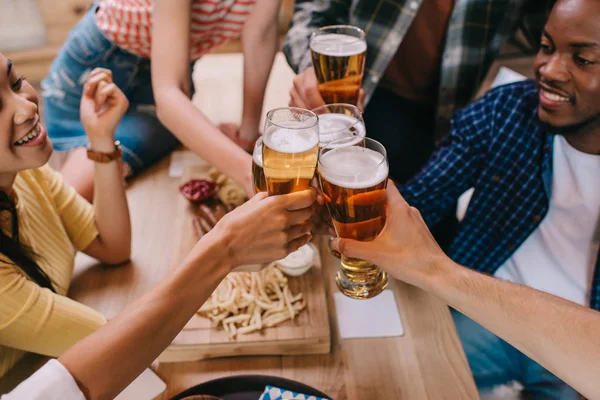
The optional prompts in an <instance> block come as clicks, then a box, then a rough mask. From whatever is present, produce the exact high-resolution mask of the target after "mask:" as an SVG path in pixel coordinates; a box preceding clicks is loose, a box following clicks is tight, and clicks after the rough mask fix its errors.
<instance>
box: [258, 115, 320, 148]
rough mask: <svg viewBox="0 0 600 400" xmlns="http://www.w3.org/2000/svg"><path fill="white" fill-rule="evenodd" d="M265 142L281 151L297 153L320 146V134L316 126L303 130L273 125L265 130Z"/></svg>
mask: <svg viewBox="0 0 600 400" xmlns="http://www.w3.org/2000/svg"><path fill="white" fill-rule="evenodd" d="M292 122H293V121H292ZM286 125H290V124H288V123H286ZM263 143H264V144H265V145H266V146H267V147H269V148H270V149H271V150H274V151H277V152H279V153H287V154H297V153H303V152H305V151H308V150H310V149H312V148H314V147H316V146H318V145H319V135H318V131H317V128H316V127H314V128H311V129H302V130H295V129H287V128H281V127H271V128H270V129H269V130H268V131H266V132H265V134H264V138H263Z"/></svg>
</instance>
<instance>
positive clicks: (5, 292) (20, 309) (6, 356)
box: [0, 54, 131, 376]
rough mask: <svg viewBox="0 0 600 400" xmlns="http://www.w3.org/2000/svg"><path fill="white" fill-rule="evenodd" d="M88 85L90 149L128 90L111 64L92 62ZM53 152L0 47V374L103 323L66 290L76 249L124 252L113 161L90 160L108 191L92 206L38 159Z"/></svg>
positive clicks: (125, 234)
mask: <svg viewBox="0 0 600 400" xmlns="http://www.w3.org/2000/svg"><path fill="white" fill-rule="evenodd" d="M85 87H86V95H85V96H84V98H83V99H82V102H81V113H82V118H83V122H84V124H85V126H86V131H87V132H88V136H89V139H90V143H91V150H92V151H97V152H107V151H110V150H112V149H114V146H115V144H114V139H113V138H112V136H113V132H114V127H115V126H116V124H117V123H118V122H119V120H120V119H121V117H122V115H123V113H124V111H125V109H126V108H127V104H128V102H127V99H126V98H125V97H124V95H123V94H122V93H121V92H120V91H119V90H118V89H117V88H116V86H114V85H113V84H112V82H111V74H110V71H106V70H96V71H94V72H93V73H92V74H90V78H89V80H88V82H87V83H86V86H85ZM97 109H98V110H101V112H100V113H97V112H96V110H97ZM51 154H52V143H51V142H50V140H49V138H48V136H47V133H46V129H45V127H44V126H43V125H42V124H41V122H40V115H39V108H38V96H37V94H36V92H35V90H34V89H33V87H32V86H31V85H30V84H29V83H28V82H27V81H26V80H25V77H23V76H22V75H19V74H18V72H17V69H16V67H15V66H14V65H13V63H12V62H11V61H10V60H8V59H6V57H4V56H3V55H2V54H0V376H2V375H4V374H5V373H6V371H7V370H9V369H10V368H11V367H12V366H13V365H14V364H15V363H16V362H17V361H18V360H19V359H20V358H21V356H22V355H23V354H24V353H25V352H27V351H33V352H37V353H41V354H45V355H49V356H58V355H60V354H61V353H62V352H63V351H64V350H66V349H67V348H69V347H70V346H72V345H73V344H74V343H76V342H77V341H79V340H80V339H82V338H83V337H85V336H87V335H88V334H90V333H92V332H93V331H94V330H96V329H98V328H99V327H100V326H102V325H103V324H104V323H105V322H106V321H105V319H104V317H103V316H102V315H100V314H98V313H97V312H96V311H94V310H92V309H90V308H88V307H86V306H83V305H82V304H78V303H76V302H74V301H72V300H70V299H68V298H66V297H64V296H65V295H66V292H67V290H68V288H69V284H70V279H71V274H72V271H73V264H74V256H75V252H76V251H78V250H80V251H84V252H86V253H87V254H89V255H91V256H92V257H95V258H97V259H98V260H100V261H102V262H106V263H114V264H118V263H122V262H124V261H126V260H127V259H128V258H129V253H130V243H131V233H130V232H131V229H130V225H129V211H128V209H127V203H126V200H125V193H124V189H123V185H122V179H121V171H120V168H119V165H118V163H117V162H112V163H107V164H103V165H97V167H96V172H95V179H96V184H97V185H99V186H102V188H103V192H104V193H105V194H104V195H103V196H102V195H99V196H98V198H97V199H96V200H97V202H96V204H95V206H93V207H92V205H91V204H90V203H88V202H87V201H85V200H84V199H83V198H81V197H79V196H78V195H77V194H76V193H75V191H74V190H73V189H71V188H70V187H68V186H66V185H65V184H64V183H63V181H62V177H61V176H60V175H59V174H58V173H56V172H54V171H52V170H51V169H50V168H49V167H48V166H46V165H45V164H46V163H47V162H48V159H49V157H50V155H51ZM65 326H68V327H69V329H64V327H65Z"/></svg>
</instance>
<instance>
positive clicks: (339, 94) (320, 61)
mask: <svg viewBox="0 0 600 400" xmlns="http://www.w3.org/2000/svg"><path fill="white" fill-rule="evenodd" d="M310 50H311V56H312V62H313V67H314V69H315V75H316V76H317V80H318V81H319V84H318V88H319V92H320V93H321V96H322V97H323V100H324V101H325V103H326V104H332V103H349V104H353V105H357V104H358V96H359V92H360V87H361V84H362V79H363V74H364V71H365V55H366V52H367V42H366V40H365V32H363V30H362V29H360V28H357V27H355V26H350V25H332V26H325V27H323V28H320V29H318V30H317V31H315V32H313V34H312V35H311V37H310Z"/></svg>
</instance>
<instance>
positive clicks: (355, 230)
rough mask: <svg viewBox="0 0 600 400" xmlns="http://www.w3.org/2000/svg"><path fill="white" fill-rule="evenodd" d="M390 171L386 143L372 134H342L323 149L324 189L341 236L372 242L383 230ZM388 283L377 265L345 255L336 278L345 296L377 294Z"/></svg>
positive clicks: (320, 160)
mask: <svg viewBox="0 0 600 400" xmlns="http://www.w3.org/2000/svg"><path fill="white" fill-rule="evenodd" d="M388 171H389V167H388V163H387V157H386V151H385V148H384V147H383V145H381V143H379V142H377V141H375V140H372V139H369V138H364V139H362V140H360V141H358V142H357V141H356V138H354V137H350V138H345V139H340V140H337V141H334V142H331V143H329V144H328V145H327V146H326V147H324V148H323V149H322V150H321V153H320V156H319V180H320V183H321V190H322V192H323V195H324V196H325V201H326V204H327V208H328V209H329V213H330V215H331V218H332V220H333V226H334V228H335V231H336V233H337V235H338V236H339V237H342V238H350V239H354V240H360V241H370V240H373V239H375V238H376V237H377V235H379V233H380V232H381V230H382V229H383V227H384V225H385V202H386V193H385V189H386V186H387V177H388ZM387 282H388V279H387V274H386V273H385V272H384V271H382V270H381V269H380V268H379V267H377V266H376V265H373V264H371V263H369V262H368V261H364V260H359V259H355V258H350V257H346V256H344V255H342V265H341V268H340V270H339V271H338V273H337V275H336V283H337V285H338V287H339V289H340V291H341V292H342V293H343V294H345V295H346V296H348V297H352V298H355V299H368V298H371V297H374V296H377V295H378V294H379V293H381V292H382V291H383V290H384V289H385V288H386V286H387Z"/></svg>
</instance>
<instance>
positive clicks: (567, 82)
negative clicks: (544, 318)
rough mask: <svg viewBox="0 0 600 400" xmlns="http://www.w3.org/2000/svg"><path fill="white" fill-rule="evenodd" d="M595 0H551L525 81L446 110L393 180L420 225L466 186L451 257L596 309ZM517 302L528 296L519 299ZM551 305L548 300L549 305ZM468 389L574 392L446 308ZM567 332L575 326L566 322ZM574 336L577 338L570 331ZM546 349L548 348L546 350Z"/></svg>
mask: <svg viewBox="0 0 600 400" xmlns="http://www.w3.org/2000/svg"><path fill="white" fill-rule="evenodd" d="M598 27H600V1H594V0H560V1H558V2H557V4H556V6H555V7H554V9H553V11H552V13H551V15H550V17H549V20H548V22H547V24H546V27H545V30H544V33H543V35H542V38H541V47H540V51H539V53H538V55H537V57H536V59H535V63H534V69H535V74H536V81H526V82H521V83H517V84H512V85H507V86H503V87H500V88H498V89H496V90H493V91H491V92H490V93H488V94H487V95H486V96H485V97H484V98H482V99H481V100H479V101H477V102H476V103H474V104H473V105H471V106H470V107H467V108H466V109H464V110H462V111H460V112H458V113H457V114H456V115H455V117H454V118H453V120H452V129H451V134H450V135H449V136H448V138H447V139H446V140H445V142H444V145H443V146H442V147H441V148H440V149H439V150H438V151H437V152H436V153H435V154H434V156H433V157H432V159H431V160H430V161H429V163H428V165H427V166H426V167H425V168H424V170H422V171H421V173H419V175H417V176H416V177H415V178H414V179H413V180H411V181H410V182H408V183H407V184H406V185H405V186H403V187H401V192H402V194H403V195H404V197H405V199H406V200H407V201H408V203H409V204H411V205H412V206H414V207H416V208H418V209H419V210H420V211H421V213H422V214H423V217H424V219H425V220H426V222H427V223H428V224H429V225H430V226H431V225H434V224H435V223H436V222H437V221H439V220H440V219H441V218H442V217H443V216H444V215H446V214H448V213H452V212H454V211H455V210H454V207H453V206H454V204H455V202H456V200H457V199H458V197H459V196H460V195H461V194H462V193H463V192H465V191H466V190H467V189H469V188H471V187H474V188H475V192H474V194H473V197H472V199H471V202H470V204H469V207H468V210H467V213H466V215H465V218H464V219H463V221H462V223H461V225H460V227H459V231H458V234H457V236H456V238H455V239H454V241H453V243H452V244H451V246H450V248H449V251H448V254H449V256H450V257H451V258H452V259H453V260H454V261H456V262H457V263H459V264H463V265H465V266H469V267H471V268H473V269H476V270H478V271H481V272H484V273H487V274H491V275H495V276H496V277H498V278H500V279H504V280H509V281H513V282H517V283H521V284H524V285H527V286H530V287H534V288H536V289H539V290H543V291H545V292H548V293H552V294H555V295H558V296H560V297H563V298H565V299H567V300H570V301H573V302H575V303H579V304H585V305H589V306H591V307H592V308H594V309H596V310H598V309H600V272H598V271H599V269H600V268H599V261H598V256H599V247H600V224H599V219H600V30H599V29H598ZM523 307H524V308H526V307H527V304H523ZM548 312H552V310H548ZM453 316H454V319H455V322H456V325H457V329H458V331H459V334H460V336H461V340H462V342H463V346H464V349H465V351H466V353H467V357H468V359H469V363H470V365H471V369H472V370H473V374H474V376H475V380H476V382H477V384H478V386H479V388H480V389H481V390H483V391H485V390H486V389H489V388H490V387H493V386H495V385H499V384H503V383H506V382H509V381H519V382H521V383H522V384H523V386H524V391H525V393H526V394H527V395H528V396H530V397H527V396H526V398H536V399H538V398H540V399H575V398H578V395H577V394H576V393H575V391H574V390H573V389H571V388H570V387H568V386H567V385H566V384H565V383H563V382H561V381H560V380H559V379H558V378H556V377H555V376H554V375H552V374H551V373H550V372H548V371H547V370H545V369H544V368H542V367H541V366H540V365H539V364H537V363H535V362H534V361H532V360H531V359H529V358H528V357H527V356H525V355H524V354H522V353H521V352H519V351H518V350H516V349H515V348H514V347H512V346H510V345H509V344H508V343H506V342H504V341H503V340H501V339H499V338H498V337H497V336H495V335H494V334H492V333H491V332H489V331H487V330H485V329H484V328H482V327H481V326H479V325H477V324H476V323H475V322H473V321H472V320H470V319H468V318H467V317H465V316H463V315H461V314H459V313H457V312H455V313H453ZM564 323H565V324H571V325H572V326H573V337H574V338H576V337H577V329H576V326H577V325H576V323H575V322H574V321H568V320H565V321H564ZM574 340H576V339H574ZM548 351H553V350H552V349H548Z"/></svg>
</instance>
